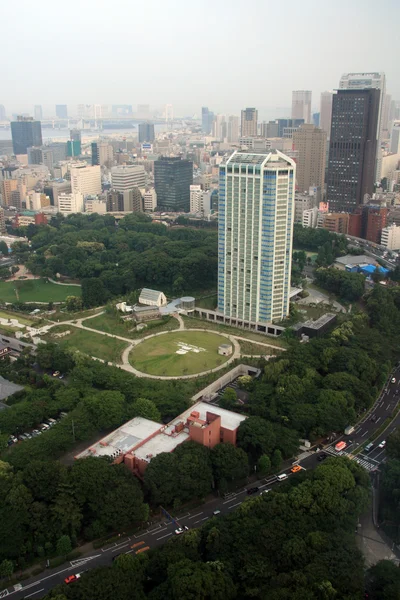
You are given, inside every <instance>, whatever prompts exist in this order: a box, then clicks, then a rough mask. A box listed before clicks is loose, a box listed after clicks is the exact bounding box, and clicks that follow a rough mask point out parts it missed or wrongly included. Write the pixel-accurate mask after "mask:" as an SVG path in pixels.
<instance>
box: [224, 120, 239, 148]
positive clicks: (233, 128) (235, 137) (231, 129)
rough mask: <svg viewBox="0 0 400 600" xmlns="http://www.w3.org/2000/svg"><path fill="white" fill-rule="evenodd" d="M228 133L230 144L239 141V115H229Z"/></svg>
mask: <svg viewBox="0 0 400 600" xmlns="http://www.w3.org/2000/svg"><path fill="white" fill-rule="evenodd" d="M226 135H227V140H228V143H229V144H235V143H236V142H238V141H239V117H236V116H235V115H230V116H229V117H228V123H227V131H226Z"/></svg>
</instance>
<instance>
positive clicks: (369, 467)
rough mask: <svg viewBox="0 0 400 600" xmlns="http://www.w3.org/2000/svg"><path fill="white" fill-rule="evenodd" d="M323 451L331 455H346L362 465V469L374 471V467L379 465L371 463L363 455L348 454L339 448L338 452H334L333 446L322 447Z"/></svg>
mask: <svg viewBox="0 0 400 600" xmlns="http://www.w3.org/2000/svg"><path fill="white" fill-rule="evenodd" d="M324 452H325V453H326V454H330V455H331V456H346V457H347V458H349V459H350V460H355V461H356V462H357V463H358V464H359V465H361V466H362V467H364V469H366V470H367V471H376V469H377V468H378V466H379V464H377V463H375V464H373V463H372V462H370V461H369V460H367V459H366V458H364V457H363V456H354V454H349V453H348V452H344V450H341V451H340V452H336V450H335V448H334V446H328V447H327V448H324Z"/></svg>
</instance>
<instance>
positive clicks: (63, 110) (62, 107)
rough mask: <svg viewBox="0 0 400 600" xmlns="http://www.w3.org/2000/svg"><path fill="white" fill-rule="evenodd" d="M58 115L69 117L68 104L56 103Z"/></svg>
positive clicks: (64, 117) (63, 117) (61, 117)
mask: <svg viewBox="0 0 400 600" xmlns="http://www.w3.org/2000/svg"><path fill="white" fill-rule="evenodd" d="M56 117H58V118H59V119H68V108H67V105H66V104H56Z"/></svg>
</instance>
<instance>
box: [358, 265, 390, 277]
mask: <svg viewBox="0 0 400 600" xmlns="http://www.w3.org/2000/svg"><path fill="white" fill-rule="evenodd" d="M378 269H379V273H381V274H382V275H387V274H388V273H389V269H385V267H378ZM375 271H376V267H375V265H363V266H362V267H360V272H361V273H363V274H364V275H372V274H373V273H375Z"/></svg>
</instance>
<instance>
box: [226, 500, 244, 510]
mask: <svg viewBox="0 0 400 600" xmlns="http://www.w3.org/2000/svg"><path fill="white" fill-rule="evenodd" d="M239 504H242V503H241V502H238V503H237V504H232V506H228V510H230V509H231V508H235V506H239Z"/></svg>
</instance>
